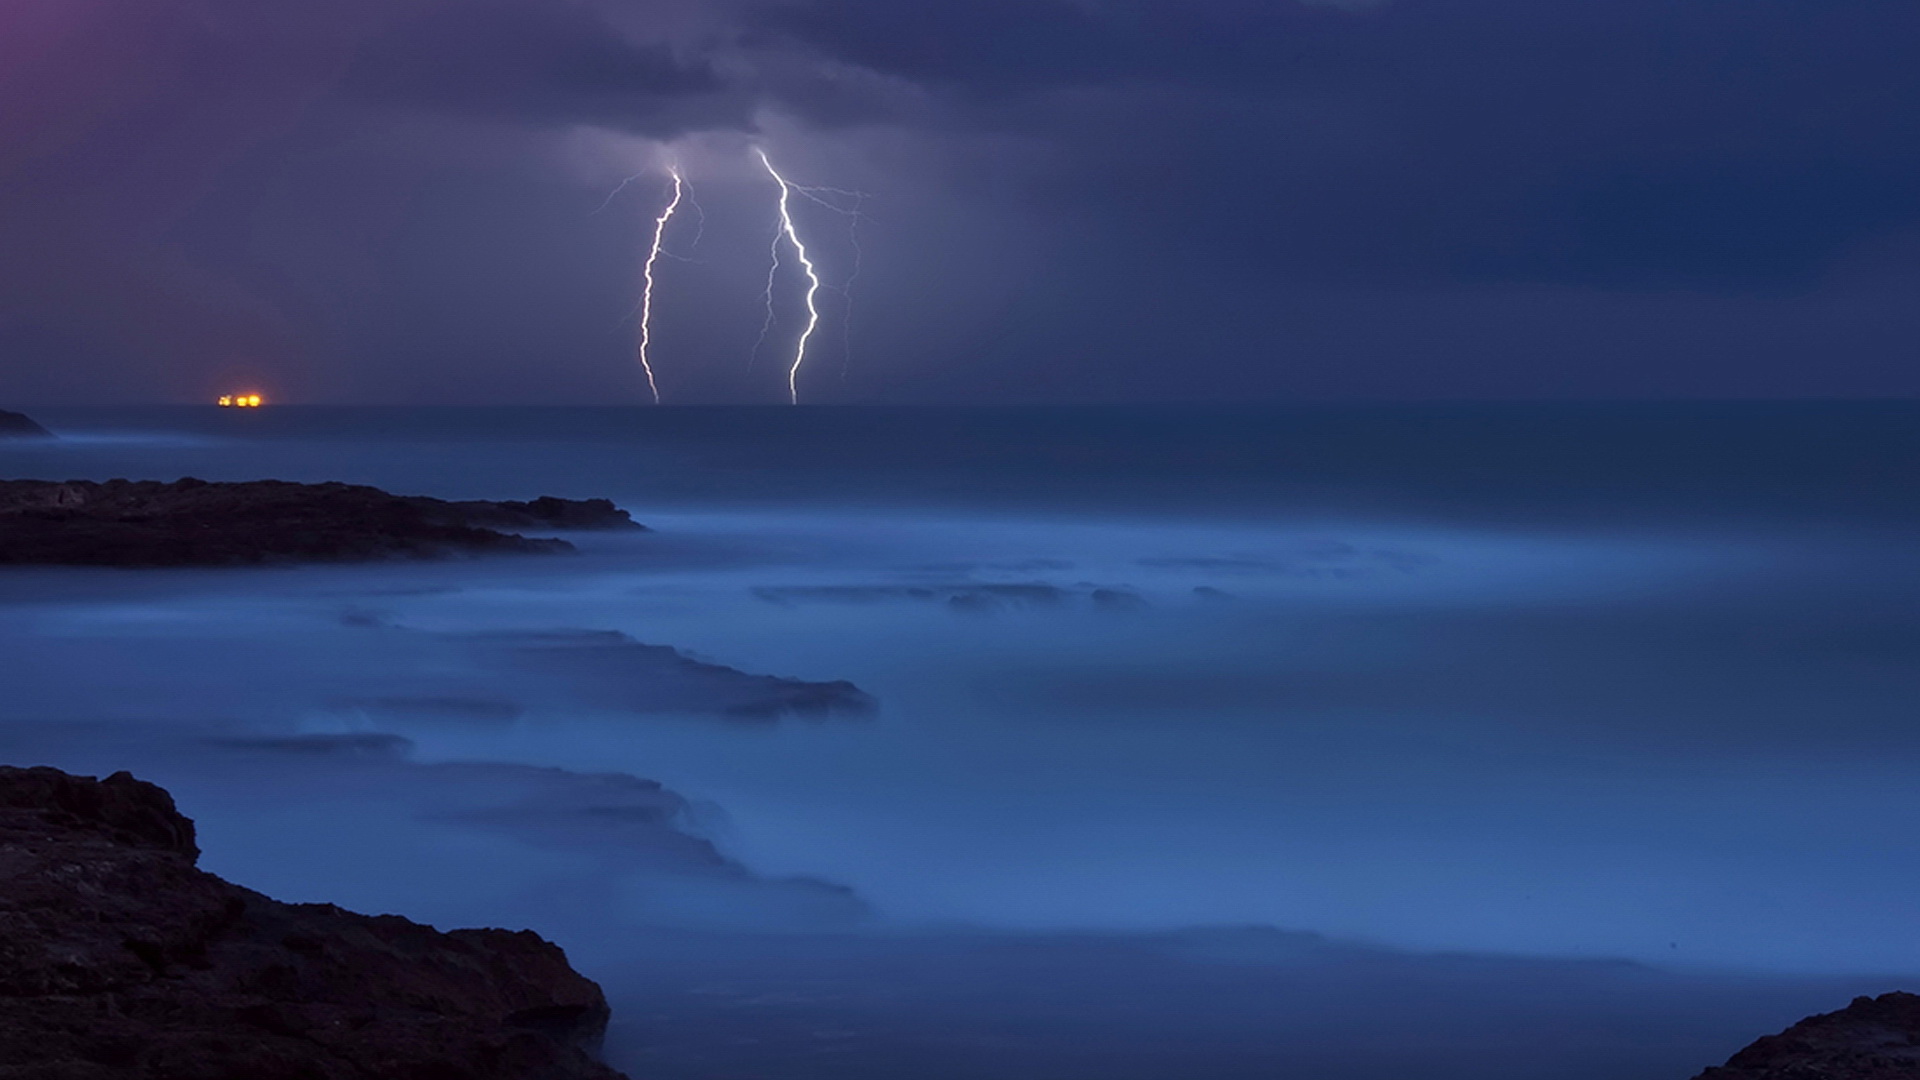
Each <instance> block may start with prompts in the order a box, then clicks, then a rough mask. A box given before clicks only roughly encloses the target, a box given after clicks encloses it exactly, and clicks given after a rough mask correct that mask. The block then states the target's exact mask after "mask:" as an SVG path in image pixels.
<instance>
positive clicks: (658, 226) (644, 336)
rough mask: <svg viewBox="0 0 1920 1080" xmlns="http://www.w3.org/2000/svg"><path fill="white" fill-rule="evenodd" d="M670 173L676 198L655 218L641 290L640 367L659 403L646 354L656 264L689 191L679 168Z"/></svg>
mask: <svg viewBox="0 0 1920 1080" xmlns="http://www.w3.org/2000/svg"><path fill="white" fill-rule="evenodd" d="M668 175H669V176H672V177H673V200H672V201H671V202H669V203H667V208H666V209H665V210H662V211H661V212H660V216H659V217H657V218H654V219H653V248H652V249H651V250H650V251H648V252H647V266H646V288H645V289H644V290H643V291H642V292H641V294H640V369H641V370H642V371H645V372H646V373H647V389H648V390H651V391H652V392H653V403H654V404H655V405H658V404H660V384H658V383H656V382H654V381H653V363H652V361H651V360H650V359H649V358H648V356H647V351H648V349H649V348H650V347H651V346H652V345H653V267H654V264H655V263H658V262H659V261H660V250H661V245H662V242H663V241H664V240H665V239H666V235H667V222H669V221H672V220H673V215H674V212H675V211H677V210H679V209H680V199H681V197H682V196H683V195H684V194H685V193H686V187H687V185H686V182H685V181H684V180H682V179H680V170H679V169H672V170H669V171H668Z"/></svg>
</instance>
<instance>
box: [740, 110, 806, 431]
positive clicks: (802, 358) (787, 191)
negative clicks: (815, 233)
mask: <svg viewBox="0 0 1920 1080" xmlns="http://www.w3.org/2000/svg"><path fill="white" fill-rule="evenodd" d="M754 153H756V154H758V155H760V164H762V165H764V166H766V168H767V175H768V176H771V177H773V181H774V183H776V184H779V185H780V231H779V232H778V233H777V234H775V236H774V238H773V252H774V260H775V263H774V269H775V270H776V271H777V270H778V269H779V268H780V267H779V258H780V241H781V240H782V239H785V240H786V241H787V242H788V243H790V244H792V245H793V252H794V255H795V256H796V257H798V258H799V260H800V266H801V268H802V269H804V270H805V271H806V273H807V328H806V329H805V330H803V331H801V332H800V341H799V344H797V345H795V346H794V350H793V366H791V367H789V368H788V369H787V397H788V399H789V400H790V401H791V402H792V403H793V404H795V405H798V404H800V369H801V368H802V367H803V366H805V364H806V362H807V343H808V342H809V341H811V340H813V332H814V331H815V330H818V329H819V328H820V307H819V304H818V303H817V300H818V298H819V295H820V274H819V271H817V270H815V269H814V265H813V260H812V259H811V258H809V257H808V256H807V245H806V244H804V243H802V242H801V240H800V232H799V230H797V229H795V228H794V225H793V208H792V205H791V203H792V196H793V192H794V191H795V187H794V185H792V184H790V183H788V182H787V178H786V177H784V176H781V175H780V171H779V170H778V169H775V168H774V167H773V162H772V160H771V159H769V158H768V157H767V152H766V151H765V150H762V149H760V148H759V147H755V148H754ZM801 194H802V195H806V196H807V197H808V198H814V197H815V196H813V195H812V194H811V193H809V192H806V191H802V192H801ZM767 282H768V284H767V297H768V304H769V306H768V309H767V310H768V314H769V316H771V314H772V310H773V309H772V306H771V304H772V297H773V284H772V282H773V279H772V277H771V276H769V277H768V279H767Z"/></svg>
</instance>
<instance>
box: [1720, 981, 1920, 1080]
mask: <svg viewBox="0 0 1920 1080" xmlns="http://www.w3.org/2000/svg"><path fill="white" fill-rule="evenodd" d="M1694 1080H1920V995H1915V994H1903V993H1892V994H1881V995H1880V996H1879V997H1857V998H1854V999H1853V1004H1851V1005H1848V1006H1847V1007H1846V1008H1844V1009H1841V1010H1840V1011H1839V1012H1830V1013H1823V1014H1821V1015H1819V1016H1810V1017H1808V1018H1807V1019H1805V1020H1802V1021H1800V1022H1799V1023H1797V1024H1795V1025H1793V1026H1792V1027H1790V1028H1788V1029H1787V1030H1785V1031H1783V1032H1781V1033H1780V1034H1778V1035H1768V1036H1766V1037H1765V1038H1762V1039H1759V1040H1757V1041H1755V1042H1754V1043H1753V1045H1751V1046H1749V1047H1747V1048H1746V1049H1745V1050H1742V1051H1740V1052H1739V1053H1737V1054H1735V1055H1733V1057H1731V1058H1729V1059H1728V1060H1727V1063H1726V1064H1725V1065H1721V1066H1717V1067H1715V1068H1711V1069H1708V1070H1707V1071H1706V1072H1703V1073H1701V1074H1700V1075H1699V1076H1698V1077H1695V1078H1694Z"/></svg>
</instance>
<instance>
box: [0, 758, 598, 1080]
mask: <svg viewBox="0 0 1920 1080" xmlns="http://www.w3.org/2000/svg"><path fill="white" fill-rule="evenodd" d="M197 855H198V850H197V848H196V847H195V845H194V832H193V823H192V822H191V821H189V820H188V819H187V818H185V817H183V816H181V815H180V814H179V813H178V812H177V811H176V810H175V809H174V806H173V800H172V798H170V797H169V796H168V795H167V793H166V792H165V791H163V790H161V789H160V788H158V787H155V786H153V785H152V784H148V783H144V782H142V781H139V780H135V779H133V778H132V777H130V776H128V775H127V774H126V773H116V774H114V775H113V776H110V777H108V778H107V779H106V780H94V779H92V778H90V777H76V776H70V775H68V774H66V773H63V772H59V771H58V770H54V769H45V768H41V769H13V768H4V767H0V1075H4V1076H6V1077H8V1078H19V1080H27V1078H33V1080H43V1078H44V1080H54V1078H59V1080H93V1078H99V1080H108V1078H153V1080H158V1078H161V1077H166V1078H168V1080H230V1078H240V1077H245V1078H248V1080H376V1078H377V1080H403V1078H406V1080H411V1078H418V1080H426V1078H429V1077H431V1078H435V1080H509V1078H511V1080H534V1078H540V1080H619V1077H620V1074H619V1073H616V1072H614V1071H613V1070H612V1069H609V1068H607V1067H606V1066H604V1065H601V1064H599V1063H598V1062H596V1061H594V1060H593V1059H592V1057H590V1056H589V1054H588V1053H587V1049H586V1048H587V1047H589V1046H592V1045H594V1044H596V1043H597V1042H598V1040H599V1038H600V1037H601V1035H602V1034H603V1032H604V1031H605V1027H606V1021H607V1004H606V999H605V998H604V997H603V996H602V995H601V992H600V988H599V987H598V986H596V985H594V983H593V982H591V981H590V980H588V979H586V978H585V977H583V976H581V975H579V974H578V973H576V972H575V971H574V970H573V969H572V968H571V967H569V966H568V965H567V960H566V956H565V955H564V954H563V953H562V952H561V951H560V949H559V948H558V947H557V946H555V945H552V944H550V943H548V942H546V941H544V940H542V939H541V938H540V937H539V936H537V935H535V934H533V933H530V932H525V931H522V932H518V933H515V932H510V931H506V930H455V931H452V932H451V933H444V934H443V933H440V932H439V931H436V930H433V929H431V928H429V927H425V926H420V925H418V924H416V923H412V922H409V921H407V920H406V919H402V918H399V917H397V916H392V915H385V916H365V915H356V914H354V913H352V912H349V911H343V910H341V909H340V908H337V907H334V906H333V905H330V904H283V903H280V902H278V901H275V900H271V899H268V898H267V897H265V896H261V895H260V894H258V893H255V892H251V891H249V890H247V889H243V888H240V887H239V886H236V885H232V884H229V883H228V882H226V881H223V880H221V879H220V878H217V877H214V876H213V875H211V874H208V873H205V872H203V871H201V870H199V869H197V868H196V867H195V866H194V862H195V859H196V857H197Z"/></svg>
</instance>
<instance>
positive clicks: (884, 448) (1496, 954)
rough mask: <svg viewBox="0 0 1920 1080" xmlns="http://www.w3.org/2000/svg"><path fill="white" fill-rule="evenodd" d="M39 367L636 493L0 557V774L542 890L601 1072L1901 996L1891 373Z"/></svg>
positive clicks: (1347, 1077)
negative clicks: (520, 402)
mask: <svg viewBox="0 0 1920 1080" xmlns="http://www.w3.org/2000/svg"><path fill="white" fill-rule="evenodd" d="M28 411H29V412H30V413H31V414H32V415H33V416H34V417H35V418H36V419H38V420H40V421H41V422H42V423H43V424H45V425H46V426H47V427H49V428H50V429H52V430H53V431H54V432H55V433H56V434H57V435H58V436H59V438H58V439H57V440H53V441H46V442H40V441H11V442H0V477H6V478H37V479H51V480H63V479H95V480H103V479H109V478H114V477H129V478H136V479H160V480H172V479H176V478H180V477H186V476H193V477H198V478H201V479H204V480H252V479H264V478H273V479H282V480H297V481H329V480H339V481H348V482H352V483H360V484H372V485H376V486H379V487H381V488H384V489H387V490H389V491H393V492H398V493H405V494H419V495H432V496H436V497H440V498H447V499H527V498H533V497H537V496H543V495H555V496H562V497H566V498H602V497H604V498H610V499H612V500H614V501H615V502H616V503H618V504H619V505H620V506H621V507H623V508H625V509H627V510H629V511H630V512H631V513H632V514H633V516H634V518H635V519H636V520H637V521H639V522H641V523H644V524H645V525H646V526H648V529H647V531H631V532H628V531H612V532H582V533H574V534H565V536H566V539H568V540H569V541H571V542H572V543H573V544H574V545H575V546H576V547H577V549H578V551H577V553H575V554H571V555H545V556H532V555H529V556H512V557H494V558H484V559H479V558H473V559H450V560H446V561H436V562H405V563H399V562H396V563H379V564H370V565H353V566H304V567H279V566H276V567H259V568H238V569H215V570H205V569H200V570H109V569H49V568H7V569H0V686H3V687H4V691H3V692H0V760H4V761H7V762H9V763H13V764H49V765H56V766H60V767H63V768H67V769H70V770H74V771H80V772H86V773H92V774H105V773H109V772H113V771H116V770H120V769H126V770H129V771H131V772H133V773H134V774H135V775H137V776H140V777H142V778H145V779H151V780H154V781H156V782H159V783H162V784H164V785H166V786H167V787H168V788H169V789H170V790H171V791H172V792H173V793H174V795H175V797H176V799H177V800H178V802H179V804H180V806H181V808H182V810H183V811H185V812H186V813H187V814H189V815H190V816H191V817H193V818H194V819H195V820H196V822H197V823H198V827H199V835H200V845H201V847H202V848H203V850H204V855H203V856H202V865H203V866H204V867H205V868H206V869H208V870H211V871H213V872H216V873H219V874H221V875H223V876H225V877H228V878H230V879H231V880H234V881H236V882H239V883H241V884H244V885H247V886H249V887H251V888H254V889H257V890H259V891H261V892H264V893H267V894H269V895H272V896H274V897H277V898H280V899H284V900H290V901H328V902H334V903H338V904H341V905H343V906H345V907H349V908H352V909H355V910H360V911H369V912H391V913H397V914H401V915H406V916H408V917H410V918H414V919H417V920H420V921H423V922H429V923H432V924H434V925H437V926H442V927H453V926H466V925H488V926H509V927H516V928H517V927H530V928H532V929H535V930H538V931H540V932H541V933H543V934H546V935H548V936H549V937H552V938H554V939H555V940H557V941H559V942H560V943H561V944H562V945H563V946H565V947H566V948H567V950H568V952H569V955H570V956H571V957H572V958H573V960H574V962H575V964H576V966H578V967H580V968H581V969H582V970H583V971H585V972H586V973H587V974H589V975H591V976H593V977H594V978H596V979H598V980H599V981H600V982H601V983H602V984H603V985H604V986H605V987H606V989H607V991H608V994H609V997H610V999H611V1001H612V1004H613V1007H614V1022H613V1026H612V1028H611V1029H610V1032H609V1036H608V1041H607V1044H606V1047H605V1053H606V1055H607V1058H608V1060H609V1061H610V1062H611V1063H612V1064H614V1065H616V1066H617V1067H620V1068H623V1069H626V1070H628V1071H629V1072H631V1074H632V1075H634V1076H636V1077H647V1078H674V1080H680V1078H686V1080H694V1078H699V1080H720V1078H744V1077H756V1078H767V1080H802V1078H807V1080H811V1078H815V1077H819V1078H826V1077H833V1078H836V1080H862V1078H869V1077H870V1078H874V1080H880V1078H908V1077H912V1078H928V1080H940V1078H953V1080H973V1078H979V1080H987V1078H995V1080H1002V1078H1004V1080H1078V1078H1086V1080H1094V1078H1100V1080H1161V1078H1165V1080H1175V1078H1182V1080H1230V1078H1234V1080H1237V1078H1248V1080H1251V1078H1256V1077H1260V1078H1273V1077H1290V1078H1297V1080H1375V1078H1378V1080H1386V1078H1388V1077H1395V1078H1398V1077H1403V1076H1407V1075H1415V1074H1417V1075H1420V1076H1423V1077H1427V1078H1430V1080H1451V1078H1459V1080H1502V1078H1512V1080H1544V1078H1569V1080H1629V1078H1655V1077H1672V1078H1675V1080H1684V1078H1686V1077H1688V1076H1691V1075H1693V1073H1695V1072H1697V1071H1698V1070H1699V1069H1701V1068H1704V1067H1705V1066H1707V1065H1710V1064H1716V1063H1718V1062H1720V1061H1721V1060H1724V1058H1725V1057H1726V1056H1728V1055H1729V1054H1731V1053H1732V1052H1733V1051H1734V1050H1736V1049H1738V1048H1739V1047H1740V1046H1742V1045H1744V1044H1745V1043H1746V1042H1748V1041H1751V1039H1753V1038H1755V1037H1757V1036H1759V1035H1762V1034H1765V1033H1768V1032H1770V1031H1773V1030H1777V1029H1778V1028H1780V1027H1783V1026H1785V1025H1786V1024H1788V1023H1790V1022H1792V1021H1794V1020H1796V1019H1798V1018H1800V1017H1801V1016H1804V1015H1806V1014H1809V1013H1813V1012H1820V1011H1828V1010H1831V1009H1835V1008H1839V1007H1841V1006H1843V1005H1845V1004H1846V1002H1847V1001H1848V1000H1849V998H1851V997H1852V996H1854V995H1856V994H1862V993H1878V992H1883V991H1886V990H1891V989H1899V988H1906V989H1920V933H1917V932H1916V926H1920V921H1917V920H1916V915H1920V906H1917V904H1920V901H1916V897H1920V797H1916V793H1917V792H1920V544H1916V541H1920V404H1915V403H1911V402H1744V403H1595V404H1525V403H1497V404H1429V405H1367V406H1359V405H1312V406H1305V405H1303V406H1292V407H1251V406H1250V407H1183V408H1172V407H1152V408H1149V407H1097V408H1096V407H1089V408H1053V407H1027V408H933V407H924V408H880V407H871V408H867V407H846V408H827V407H821V408H815V407H803V408H771V407H761V408H719V407H715V408H652V409H635V408H326V407H298V406H270V407H264V408H259V409H218V408H198V407H172V408H140V409H134V408H40V409H30V410H28ZM555 535H561V534H555ZM642 646H665V647H669V648H671V649H672V650H677V653H675V654H663V653H662V652H661V651H660V650H650V649H645V648H641V647H642ZM561 654H564V655H561ZM662 655H674V656H677V657H679V658H682V659H684V660H685V661H686V662H687V664H686V665H683V666H682V667H681V668H676V667H674V664H677V663H680V660H674V661H672V662H671V663H669V662H664V661H661V660H660V657H661V656H662ZM556 656H560V659H559V660H556V659H555V657H556ZM700 665H707V666H700ZM690 670H697V671H699V672H709V673H710V672H713V671H716V670H725V674H726V678H728V679H732V680H734V682H733V683H727V684H726V685H734V684H735V683H738V684H739V685H747V681H743V680H747V677H748V676H755V677H758V676H774V677H779V678H785V679H799V680H806V681H810V682H832V681H835V680H848V681H850V682H852V683H853V684H855V685H856V686H857V687H859V689H860V690H862V691H864V692H865V693H866V694H867V695H870V697H871V699H872V702H873V703H874V704H873V707H872V708H869V709H839V710H825V711H820V710H811V711H809V710H800V711H795V712H793V713H790V714H780V715H765V714H761V713H752V714H747V713H743V712H741V711H740V710H736V709H730V708H728V707H726V704H725V702H722V701H720V700H719V699H718V698H715V699H714V700H711V701H710V700H707V699H706V698H704V697H702V693H704V691H701V690H700V689H699V687H700V686H705V685H707V684H706V683H704V682H700V681H699V680H698V679H694V680H692V681H691V682H690V681H689V677H686V676H685V672H686V671H690ZM675 672H679V674H675ZM701 678H706V676H705V675H702V676H701ZM663 680H664V681H663ZM675 680H678V681H675ZM716 680H717V681H714V685H720V683H721V682H724V681H725V680H718V677H716ZM710 681H713V680H710ZM696 684H697V685H696ZM690 687H692V689H690Z"/></svg>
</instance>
